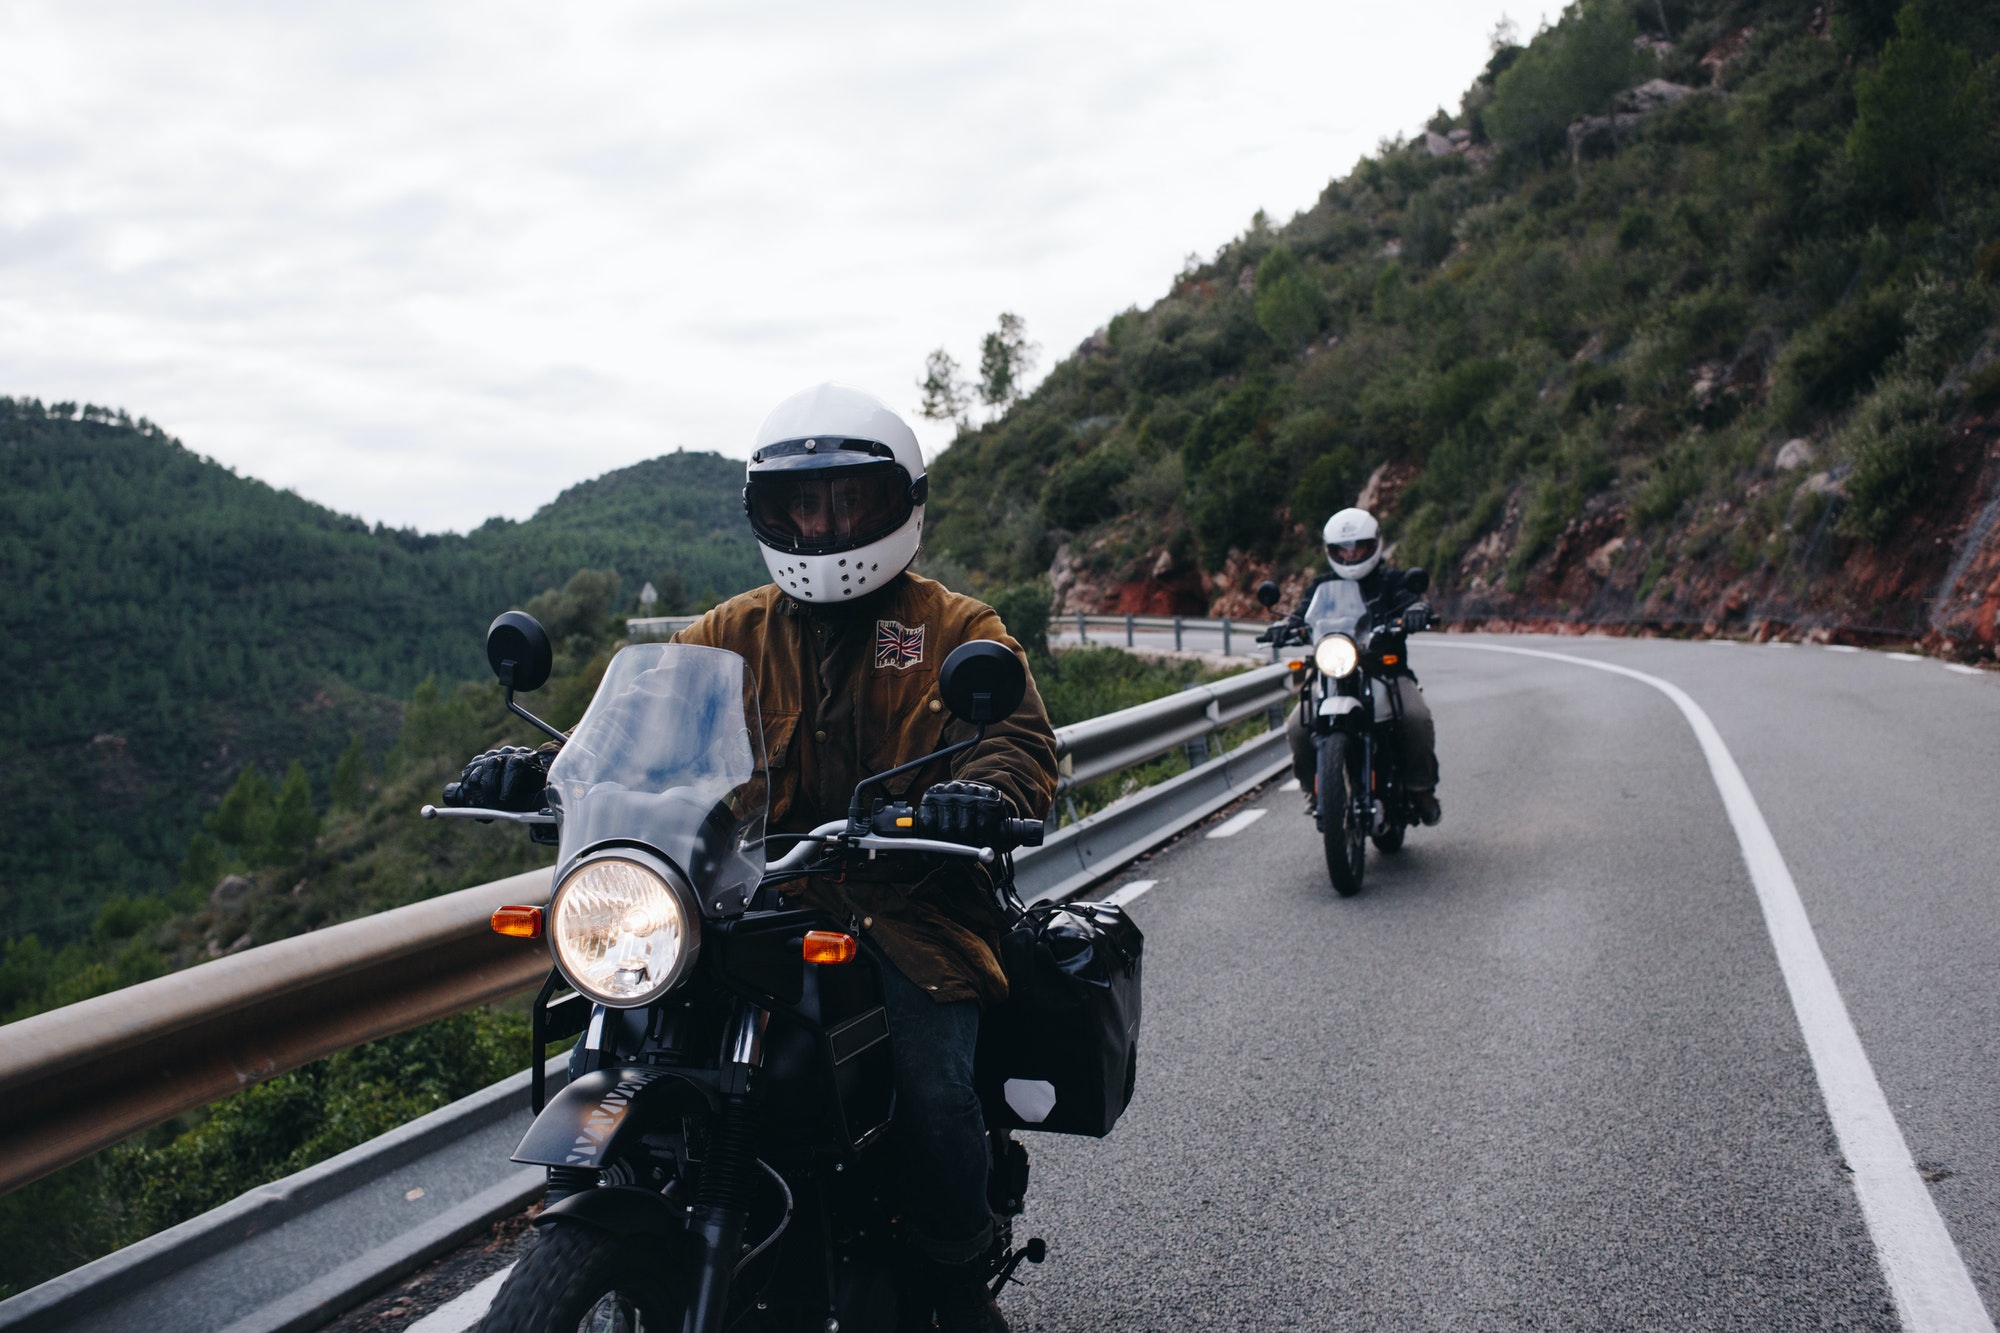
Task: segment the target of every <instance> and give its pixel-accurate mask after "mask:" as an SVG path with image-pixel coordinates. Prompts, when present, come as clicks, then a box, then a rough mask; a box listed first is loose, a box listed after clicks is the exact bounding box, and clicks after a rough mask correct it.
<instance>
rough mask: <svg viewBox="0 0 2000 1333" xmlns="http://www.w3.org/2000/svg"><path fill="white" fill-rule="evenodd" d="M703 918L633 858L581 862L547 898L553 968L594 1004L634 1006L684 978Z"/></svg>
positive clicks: (650, 998) (672, 889)
mask: <svg viewBox="0 0 2000 1333" xmlns="http://www.w3.org/2000/svg"><path fill="white" fill-rule="evenodd" d="M699 929H700V923H699V922H697V921H695V920H694V919H693V918H692V916H691V915H690V913H689V911H688V908H687V904H686V900H685V899H684V898H683V897H682V895H680V894H679V893H676V892H675V891H674V886H673V885H671V884H669V883H668V882H667V881H666V880H665V879H664V878H663V877H662V876H661V875H660V874H659V872H658V871H656V870H654V869H652V868H651V867H650V866H645V865H641V864H640V863H639V862H637V861H627V860H624V859H622V858H606V859H604V860H601V861H586V862H585V863H584V864H582V865H580V866H578V867H577V868H576V869H574V870H572V871H570V873H569V874H568V875H566V876H564V877H563V882H562V883H561V884H560V885H558V886H557V887H556V892H555V897H554V898H553V900H552V901H551V902H550V903H549V926H548V933H549V944H550V947H551V948H552V949H553V951H554V953H555V958H556V966H557V967H558V968H560V969H561V970H562V974H563V976H564V977H566V978H568V980H569V983H570V984H571V985H572V986H575V987H576V988H577V989H578V990H579V991H582V992H583V993H584V994H585V995H588V996H589V997H590V998H591V999H593V1000H595V1001H597V1002H598V1003H599V1004H608V1005H610V1006H611V1007H613V1008H615V1009H635V1008H637V1007H639V1006H640V1005H643V1004H650V1003H652V1002H653V1001H654V1000H656V999H658V998H659V997H660V996H661V995H663V994H665V993H666V992H667V990H668V989H669V988H671V987H672V986H673V984H674V983H675V982H677V981H679V980H680V979H681V974H682V973H683V972H685V971H686V970H687V966H688V964H689V963H691V962H693V961H694V953H695V948H696V946H697V945H698V944H699V935H698V931H699Z"/></svg>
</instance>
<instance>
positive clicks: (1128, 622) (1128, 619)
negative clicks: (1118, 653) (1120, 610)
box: [1125, 611, 1132, 648]
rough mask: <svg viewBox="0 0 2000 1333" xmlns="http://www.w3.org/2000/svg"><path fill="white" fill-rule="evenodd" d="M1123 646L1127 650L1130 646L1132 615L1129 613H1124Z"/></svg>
mask: <svg viewBox="0 0 2000 1333" xmlns="http://www.w3.org/2000/svg"><path fill="white" fill-rule="evenodd" d="M1125 646H1126V647H1127V648H1130V647H1131V646H1132V613H1131V612H1130V611H1127V612H1126V613H1125Z"/></svg>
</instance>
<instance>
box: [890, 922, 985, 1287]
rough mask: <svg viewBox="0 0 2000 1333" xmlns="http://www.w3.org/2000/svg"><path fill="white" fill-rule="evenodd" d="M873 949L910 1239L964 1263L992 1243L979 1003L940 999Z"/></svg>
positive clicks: (929, 1253) (930, 1252) (931, 1253)
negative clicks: (976, 1082)
mask: <svg viewBox="0 0 2000 1333" xmlns="http://www.w3.org/2000/svg"><path fill="white" fill-rule="evenodd" d="M870 952H871V953H874V956H875V960H876V962H878V963H880V964H881V972H882V1005H883V1007H884V1008H885V1009H887V1010H888V1012H889V1043H890V1047H891V1049H892V1050H893V1051H894V1052H895V1061H896V1120H895V1133H896V1138H897V1147H898V1150H899V1154H900V1156H901V1158H902V1184H903V1202H904V1204H905V1205H906V1207H907V1208H908V1211H909V1219H910V1223H911V1225H910V1228H909V1236H910V1243H911V1245H912V1246H913V1247H914V1248H915V1249H916V1250H917V1251H918V1252H919V1253H920V1254H922V1255H923V1256H924V1257H925V1258H927V1259H930V1260H932V1261H934V1262H936V1263H940V1264H963V1263H970V1262H971V1261H972V1260H974V1259H977V1258H978V1257H979V1256H980V1255H982V1254H984V1253H985V1252H986V1250H987V1247H988V1246H990V1245H991V1244H992V1243H993V1214H992V1212H991V1210H989V1209H988V1208H987V1206H986V1121H985V1118H984V1117H983V1116H982V1115H981V1114H980V1111H979V1096H978V1094H977V1093H975V1092H974V1091H973V1089H972V1058H973V1054H974V1051H975V1049H976V1048H977V1046H978V1044H979V1002H978V1001H977V1000H954V1001H951V1002H950V1003H948V1004H939V1003H938V1002H937V1001H936V1000H934V999H932V998H931V995H930V992H929V991H926V990H924V989H923V988H922V987H920V986H918V985H917V984H916V983H915V982H913V981H911V980H910V979H909V978H908V977H905V976H904V975H903V974H902V973H901V972H898V971H897V970H896V967H895V964H893V963H891V962H890V961H889V960H888V959H887V958H884V957H883V956H882V955H881V953H880V952H878V951H875V950H870Z"/></svg>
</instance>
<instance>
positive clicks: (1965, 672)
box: [1944, 662, 1986, 676]
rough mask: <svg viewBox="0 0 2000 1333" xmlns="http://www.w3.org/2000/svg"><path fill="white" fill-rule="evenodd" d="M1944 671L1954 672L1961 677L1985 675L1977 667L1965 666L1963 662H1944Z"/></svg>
mask: <svg viewBox="0 0 2000 1333" xmlns="http://www.w3.org/2000/svg"><path fill="white" fill-rule="evenodd" d="M1944 669H1945V670H1946V671H1956V672H1957V673H1958V674H1959V675H1961V676H1983V675H1985V674H1986V673H1985V672H1983V671H1981V670H1980V669H1979V668H1978V667H1975V666H1967V665H1965V663H1963V662H1946V663H1945V664H1944Z"/></svg>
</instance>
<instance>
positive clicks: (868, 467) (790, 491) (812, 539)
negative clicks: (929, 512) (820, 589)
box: [743, 451, 916, 555]
mask: <svg viewBox="0 0 2000 1333" xmlns="http://www.w3.org/2000/svg"><path fill="white" fill-rule="evenodd" d="M910 492H911V486H910V475H909V473H907V472H905V471H903V469H902V466H901V465H900V464H898V463H896V462H895V461H894V460H892V459H887V458H873V457H869V456H868V455H866V454H861V453H858V451H857V452H853V453H846V454H844V455H843V454H841V453H837V452H836V453H831V454H821V455H817V456H815V455H797V454H794V455H790V456H780V457H778V458H775V459H772V460H771V462H770V463H768V464H766V465H764V466H762V467H760V468H759V469H758V470H757V471H755V472H752V473H751V474H750V481H749V485H748V486H747V487H746V488H745V489H744V492H743V502H744V507H745V508H747V509H748V510H749V511H750V529H751V531H753V532H755V533H756V534H757V539H758V540H759V541H761V542H763V543H764V544H765V545H766V546H771V547H775V548H777V549H779V550H782V551H794V552H797V553H799V554H802V555H825V554H827V553H828V552H831V551H851V550H853V549H855V548H856V547H858V546H866V545H868V544H869V543H870V542H876V541H880V540H881V539H882V538H884V537H886V536H888V535H889V534H890V533H892V532H894V531H896V529H898V528H900V527H902V526H903V524H905V523H907V522H909V519H910V512H911V510H913V509H914V508H915V507H916V504H915V497H913V496H912V495H911V493H910Z"/></svg>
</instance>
